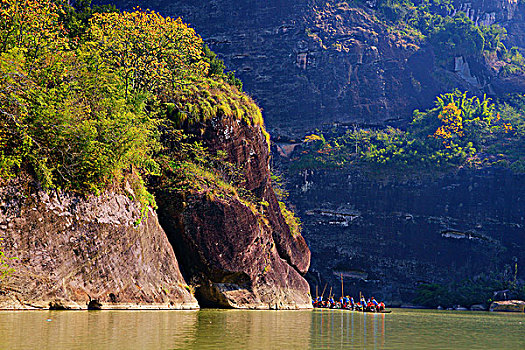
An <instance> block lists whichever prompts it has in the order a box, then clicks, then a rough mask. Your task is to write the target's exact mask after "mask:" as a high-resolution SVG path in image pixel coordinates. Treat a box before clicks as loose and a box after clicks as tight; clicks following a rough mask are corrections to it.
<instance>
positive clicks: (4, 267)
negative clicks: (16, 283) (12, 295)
mask: <svg viewBox="0 0 525 350" xmlns="http://www.w3.org/2000/svg"><path fill="white" fill-rule="evenodd" d="M2 240H3V238H0V241H2ZM15 259H16V258H12V257H11V258H8V257H6V256H5V253H4V252H3V251H2V250H0V283H1V282H2V281H3V280H4V279H5V278H6V277H8V276H9V275H11V274H12V273H13V272H15V269H14V268H12V267H11V265H10V264H9V260H15Z"/></svg>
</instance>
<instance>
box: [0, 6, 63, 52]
mask: <svg viewBox="0 0 525 350" xmlns="http://www.w3.org/2000/svg"><path fill="white" fill-rule="evenodd" d="M61 13H63V9H62V7H60V6H59V5H57V4H56V3H55V1H52V0H0V40H1V42H0V52H7V51H8V50H10V49H11V48H13V47H18V48H25V49H26V50H27V51H28V56H29V57H32V58H36V57H38V56H39V55H44V54H46V52H48V51H49V50H57V49H64V48H65V47H67V45H68V39H67V38H66V37H65V36H64V35H63V34H64V28H63V26H62V24H61V23H60V21H59V17H60V14H61Z"/></svg>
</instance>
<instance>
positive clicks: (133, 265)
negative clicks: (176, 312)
mask: <svg viewBox="0 0 525 350" xmlns="http://www.w3.org/2000/svg"><path fill="white" fill-rule="evenodd" d="M131 195H133V192H132V190H131V188H129V186H128V190H127V191H124V190H120V191H117V192H113V191H108V192H106V193H104V194H102V195H101V196H98V197H97V196H91V197H88V198H84V197H82V196H79V195H74V194H69V193H60V192H50V193H47V192H44V191H42V190H41V189H39V188H38V185H37V183H36V182H34V181H33V179H32V178H31V177H29V176H21V177H19V178H16V179H14V180H11V181H10V182H9V183H7V184H6V185H4V186H2V187H0V203H1V207H0V223H1V224H0V233H1V237H2V238H3V241H2V250H3V251H4V252H5V254H6V256H7V257H11V258H16V259H14V260H10V261H9V264H10V265H11V267H12V268H14V272H13V274H12V275H10V276H8V277H7V278H5V279H4V280H3V281H2V283H1V290H2V293H1V294H0V308H6V309H35V308H36V309H41V308H43V309H46V308H51V309H86V308H94V309H100V308H102V309H150V308H153V309H155V308H162V309H191V308H198V307H199V305H198V303H197V300H195V298H194V297H193V296H192V295H191V294H190V292H189V291H188V286H187V285H186V282H185V281H184V279H183V278H182V275H181V273H180V271H179V266H178V263H177V259H176V258H175V254H174V253H173V248H172V247H171V245H170V243H169V242H168V239H167V237H166V234H165V232H164V230H163V229H162V227H160V225H159V223H158V219H157V215H156V213H155V212H153V211H150V212H149V214H148V217H147V219H145V220H143V221H142V222H141V223H139V224H137V220H138V219H139V218H140V207H139V206H138V204H137V203H135V202H134V201H133V200H130V199H129V198H128V197H129V196H131Z"/></svg>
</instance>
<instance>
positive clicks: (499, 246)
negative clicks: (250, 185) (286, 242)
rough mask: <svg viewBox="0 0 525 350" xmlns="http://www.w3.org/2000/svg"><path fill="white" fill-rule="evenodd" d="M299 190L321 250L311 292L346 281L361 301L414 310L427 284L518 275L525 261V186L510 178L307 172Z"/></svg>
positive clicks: (311, 237)
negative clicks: (363, 297) (381, 301)
mask: <svg viewBox="0 0 525 350" xmlns="http://www.w3.org/2000/svg"><path fill="white" fill-rule="evenodd" d="M293 183H296V184H298V185H297V186H295V188H294V189H293V191H292V194H291V197H292V200H293V201H294V202H295V203H297V205H298V209H299V213H300V214H301V217H302V218H303V220H304V223H305V237H306V239H307V241H308V244H309V246H310V247H311V249H312V252H313V253H312V267H311V270H310V271H311V274H310V276H309V278H310V279H309V281H310V283H311V285H312V286H315V284H318V285H319V284H321V283H323V284H324V283H325V281H326V282H328V283H329V284H330V285H337V284H338V283H340V282H339V281H340V276H341V274H342V275H343V279H344V288H345V291H348V292H351V293H353V294H354V295H357V293H359V292H360V291H363V292H365V293H366V294H367V295H374V296H376V297H380V298H381V299H384V300H387V301H389V302H390V303H392V302H395V303H401V302H410V301H411V300H412V298H413V297H414V295H415V294H414V291H415V290H416V288H417V286H418V285H419V284H420V283H424V282H426V283H445V284H446V283H450V282H451V281H460V280H465V279H469V278H475V277H477V276H479V275H480V274H485V275H489V274H490V273H505V272H507V273H509V275H511V274H513V273H514V264H515V263H516V262H517V263H518V266H521V265H522V263H523V261H524V259H525V255H524V254H523V247H524V246H525V217H524V215H523V213H525V178H524V176H523V175H515V174H513V173H512V172H510V171H508V170H503V169H485V170H483V171H468V170H461V171H459V172H457V173H451V174H448V175H446V176H444V177H434V178H432V177H429V176H423V177H420V178H419V179H417V180H410V181H400V180H395V179H393V178H392V177H390V178H389V177H388V176H387V177H382V178H375V179H374V178H373V177H370V176H369V174H368V175H367V174H364V173H360V172H357V171H351V170H350V171H349V170H347V171H335V170H333V171H303V172H302V173H300V174H297V175H296V177H295V178H294V182H293ZM312 203H316V204H315V205H312ZM507 270H508V271H507ZM517 277H518V278H524V277H525V273H524V271H523V269H520V268H518V276H517ZM321 281H322V282H321Z"/></svg>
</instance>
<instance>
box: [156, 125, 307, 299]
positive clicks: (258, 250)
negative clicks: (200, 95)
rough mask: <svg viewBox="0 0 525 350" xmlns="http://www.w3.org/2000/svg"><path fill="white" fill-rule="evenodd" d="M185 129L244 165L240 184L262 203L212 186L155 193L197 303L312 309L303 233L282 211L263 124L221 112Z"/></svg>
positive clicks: (166, 227) (239, 164)
mask: <svg viewBox="0 0 525 350" xmlns="http://www.w3.org/2000/svg"><path fill="white" fill-rule="evenodd" d="M185 127H186V132H187V133H188V134H193V135H194V136H195V137H198V138H199V139H200V140H202V141H203V143H204V145H205V146H206V147H207V148H208V150H209V151H210V152H211V153H214V152H216V151H217V150H222V151H225V152H226V154H227V160H228V161H230V162H232V163H234V164H236V165H237V166H238V167H240V168H241V169H242V172H243V178H244V181H243V183H242V187H244V189H245V190H249V191H250V192H251V194H252V195H253V196H254V197H255V199H256V201H257V202H265V203H267V205H262V207H264V209H263V210H262V211H259V210H258V209H257V208H255V207H254V205H253V204H250V203H249V202H247V201H246V200H243V199H241V198H239V197H238V196H231V195H225V194H223V193H220V190H219V193H217V192H216V191H213V190H212V189H211V188H202V189H201V190H200V191H193V192H189V193H180V192H168V191H161V192H160V193H158V194H157V198H158V202H159V217H160V221H161V223H162V225H163V227H164V228H165V229H166V231H167V233H168V236H169V238H170V240H171V241H172V243H173V245H174V247H175V250H176V255H177V257H178V258H179V259H180V261H181V264H182V266H183V269H182V271H183V274H184V276H185V277H186V279H187V280H188V281H190V283H192V284H194V285H196V286H197V294H196V295H197V298H198V299H199V302H200V303H201V305H204V306H207V305H211V306H216V307H235V308H257V309H268V308H279V309H282V308H294V309H295V308H310V307H311V303H310V299H309V295H308V292H309V287H308V284H307V282H306V281H305V280H304V278H303V277H302V276H301V274H300V273H305V272H306V271H307V270H308V267H309V265H310V251H309V249H308V246H307V245H306V242H305V240H304V238H303V237H302V236H297V237H293V236H292V234H291V232H290V228H289V227H288V225H287V224H286V222H285V220H284V218H283V216H282V214H281V211H280V209H279V205H278V203H277V200H276V198H275V194H274V192H273V189H272V187H271V182H270V171H269V149H268V143H267V141H266V139H265V135H264V134H263V132H262V129H261V127H260V126H258V125H251V126H250V125H247V124H246V123H245V122H244V121H241V120H238V119H236V118H235V117H225V116H224V117H216V118H214V119H212V120H209V121H207V122H204V123H198V124H194V125H186V126H185Z"/></svg>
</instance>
